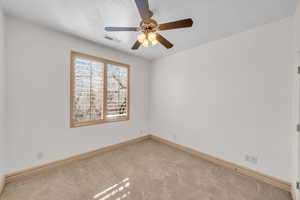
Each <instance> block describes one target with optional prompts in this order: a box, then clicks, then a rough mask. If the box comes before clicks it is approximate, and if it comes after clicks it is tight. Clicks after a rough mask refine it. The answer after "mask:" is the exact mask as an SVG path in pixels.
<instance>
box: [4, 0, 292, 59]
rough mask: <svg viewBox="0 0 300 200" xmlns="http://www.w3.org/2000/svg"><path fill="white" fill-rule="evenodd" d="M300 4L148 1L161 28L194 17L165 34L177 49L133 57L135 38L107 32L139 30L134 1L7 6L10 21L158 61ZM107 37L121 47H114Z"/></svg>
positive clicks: (16, 1)
mask: <svg viewBox="0 0 300 200" xmlns="http://www.w3.org/2000/svg"><path fill="white" fill-rule="evenodd" d="M296 1H297V0H185V1H183V0H149V4H150V9H151V10H152V11H153V12H154V16H153V18H154V19H155V20H157V21H158V22H159V23H164V22H168V21H173V20H178V19H182V18H188V17H191V18H193V20H194V26H193V27H192V28H188V29H180V30H175V31H164V32H161V34H162V35H163V36H165V37H166V38H167V39H169V40H170V41H171V42H172V43H173V44H174V47H173V48H172V49H170V50H167V49H165V48H164V47H162V46H161V45H157V46H155V47H152V48H140V49H139V50H137V51H132V50H131V46H132V45H133V43H134V42H135V40H136V35H137V33H135V32H118V33H117V32H113V33H106V32H105V31H104V29H103V28H104V26H137V25H138V24H139V21H140V17H139V14H138V11H137V8H136V5H135V3H134V0H3V3H4V8H5V11H6V13H7V14H8V15H11V16H17V17H21V18H25V19H27V20H30V21H32V22H33V23H38V24H42V25H45V26H48V27H49V28H52V29H55V30H57V31H63V32H65V33H69V34H72V35H76V36H80V37H82V38H85V39H88V40H91V41H94V42H97V43H99V44H102V45H105V46H109V47H112V48H115V49H119V50H121V51H125V52H128V53H130V54H133V55H137V56H141V57H144V58H147V59H156V58H160V57H163V56H166V55H169V54H173V53H175V52H178V51H180V50H183V49H187V48H191V47H195V46H198V45H201V44H204V43H207V42H209V41H213V40H218V39H220V38H223V37H226V36H229V35H232V34H234V33H238V32H241V31H245V30H248V29H251V28H253V27H255V26H258V25H262V24H265V23H269V22H272V21H275V20H279V19H281V18H284V17H287V16H290V15H292V14H293V12H294V9H295V7H296ZM105 34H107V35H109V36H110V37H113V38H115V39H116V40H117V41H109V40H107V39H105V38H104V36H105Z"/></svg>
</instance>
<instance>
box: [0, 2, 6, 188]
mask: <svg viewBox="0 0 300 200" xmlns="http://www.w3.org/2000/svg"><path fill="white" fill-rule="evenodd" d="M4 34H5V24H4V12H3V10H2V7H1V1H0V193H1V191H2V187H3V185H4V173H5V163H6V162H5V152H4V150H5V145H6V144H5V140H6V137H5V135H6V113H7V112H6V92H7V90H6V89H7V85H6V67H5V64H4V63H5V62H4V43H5V41H4Z"/></svg>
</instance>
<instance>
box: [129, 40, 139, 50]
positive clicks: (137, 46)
mask: <svg viewBox="0 0 300 200" xmlns="http://www.w3.org/2000/svg"><path fill="white" fill-rule="evenodd" d="M140 46H141V43H140V42H139V41H136V42H135V43H134V45H133V46H132V47H131V49H132V50H136V49H138V48H139V47H140Z"/></svg>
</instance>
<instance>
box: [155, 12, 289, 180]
mask: <svg viewBox="0 0 300 200" xmlns="http://www.w3.org/2000/svg"><path fill="white" fill-rule="evenodd" d="M291 35H292V18H287V19H284V20H281V21H278V22H274V23H272V24H268V25H264V26H261V27H257V28H255V29H253V30H250V31H247V32H243V33H239V34H236V35H234V36H231V37H228V38H225V39H222V40H219V41H215V42H211V43H209V44H207V45H202V46H199V47H196V48H193V49H189V50H186V51H183V52H181V53H177V54H175V55H171V56H168V57H165V58H162V59H159V60H157V61H155V62H154V63H153V67H152V68H151V71H150V76H151V78H150V88H151V92H150V108H151V109H150V120H151V123H150V127H151V128H152V132H153V133H155V134H158V135H159V136H161V137H164V138H167V139H170V140H173V141H175V142H177V143H179V144H182V145H185V146H189V147H192V148H194V149H197V150H199V151H201V152H205V153H208V154H210V155H213V156H216V157H219V158H222V159H225V160H227V161H231V162H234V163H236V164H239V165H242V166H245V167H248V168H251V169H254V170H257V171H259V172H262V173H264V174H267V175H271V176H273V177H276V178H279V179H282V180H285V181H291V168H290V165H291V151H292V150H291V145H292V141H291V139H292V138H291V128H292V122H291V117H292V114H291V112H292V111H291V109H292V108H291V102H292V67H291V66H292V55H291V51H292V49H291V38H292V37H291ZM245 154H250V155H255V156H258V159H259V160H258V164H257V165H254V164H251V163H250V164H249V163H248V162H245V161H244V156H245Z"/></svg>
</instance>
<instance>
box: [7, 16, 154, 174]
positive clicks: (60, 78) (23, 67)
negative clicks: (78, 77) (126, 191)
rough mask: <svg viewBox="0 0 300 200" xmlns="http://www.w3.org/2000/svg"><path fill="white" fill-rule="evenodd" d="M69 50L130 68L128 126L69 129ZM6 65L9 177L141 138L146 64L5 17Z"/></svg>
mask: <svg viewBox="0 0 300 200" xmlns="http://www.w3.org/2000/svg"><path fill="white" fill-rule="evenodd" d="M70 50H75V51H79V52H82V53H87V54H90V55H95V56H99V57H103V58H107V59H111V60H115V61H119V62H123V63H127V64H129V65H131V81H132V84H131V119H130V121H126V122H118V123H110V124H102V125H96V126H88V127H82V128H73V129H71V128H69V65H70ZM7 63H8V68H9V69H8V109H9V115H8V119H9V137H8V144H9V152H8V153H9V154H8V156H9V162H8V164H9V167H8V168H9V169H8V173H10V172H15V171H17V170H21V169H26V168H30V167H33V166H37V165H40V164H43V163H48V162H51V161H56V160H59V159H63V158H66V157H69V156H72V155H76V154H80V153H83V152H87V151H90V150H94V149H98V148H101V147H104V146H107V145H110V144H115V143H119V142H122V141H126V140H128V139H131V138H136V137H139V136H141V135H142V134H144V133H141V131H144V130H146V126H147V124H146V117H147V104H148V67H149V62H148V61H145V60H142V59H140V58H137V57H133V56H129V55H127V54H124V53H120V52H117V51H115V50H111V49H109V48H106V47H102V46H98V45H96V44H93V43H90V42H88V41H85V40H82V39H79V38H75V37H72V36H69V35H66V34H63V33H58V32H54V31H51V30H48V29H46V28H43V27H41V26H37V25H33V24H29V23H27V22H23V21H20V20H18V19H15V18H10V17H9V18H8V19H7ZM39 152H43V153H44V158H43V159H41V160H39V159H38V158H37V155H38V153H39Z"/></svg>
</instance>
